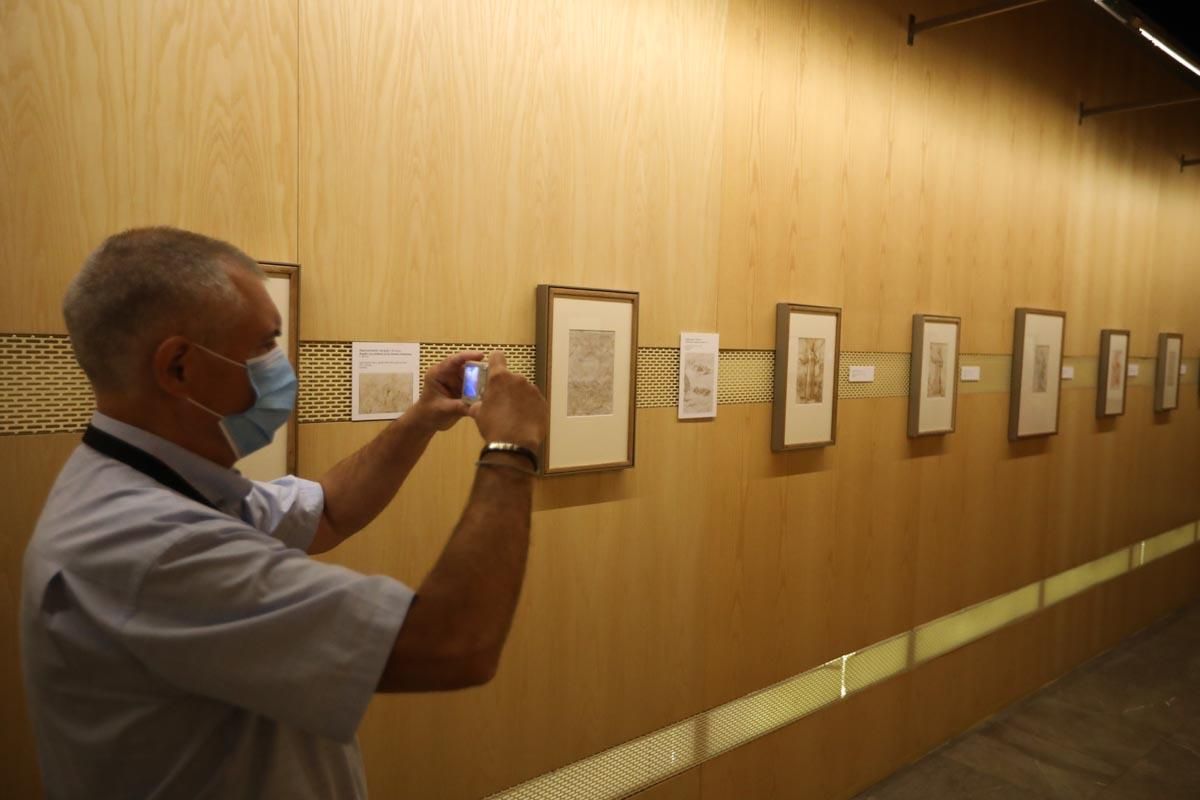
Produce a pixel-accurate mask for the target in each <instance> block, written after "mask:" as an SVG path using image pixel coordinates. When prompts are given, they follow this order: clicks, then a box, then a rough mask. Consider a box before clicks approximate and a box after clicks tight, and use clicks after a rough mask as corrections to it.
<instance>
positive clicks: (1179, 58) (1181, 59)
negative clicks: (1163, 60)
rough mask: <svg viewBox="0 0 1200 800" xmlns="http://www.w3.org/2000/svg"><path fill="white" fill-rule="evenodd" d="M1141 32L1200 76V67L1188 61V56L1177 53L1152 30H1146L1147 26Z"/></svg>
mask: <svg viewBox="0 0 1200 800" xmlns="http://www.w3.org/2000/svg"><path fill="white" fill-rule="evenodd" d="M1141 32H1142V36H1145V37H1146V38H1147V39H1149V40H1150V42H1151V43H1152V44H1153V45H1154V46H1155V47H1157V48H1158V49H1159V50H1162V51H1163V52H1164V53H1166V54H1167V55H1169V56H1170V57H1171V58H1173V59H1175V60H1176V61H1178V62H1179V63H1180V64H1182V65H1183V66H1185V67H1187V68H1188V69H1190V70H1191V71H1192V72H1193V73H1195V75H1196V77H1200V67H1197V66H1196V65H1195V64H1193V63H1192V62H1191V61H1188V60H1187V59H1186V58H1184V57H1183V56H1181V55H1179V53H1176V52H1175V51H1174V50H1172V49H1171V48H1170V47H1168V46H1167V45H1166V44H1164V43H1163V42H1162V40H1160V39H1159V38H1157V37H1156V36H1155V35H1154V34H1152V33H1151V32H1150V31H1148V30H1146V29H1145V28H1142V29H1141Z"/></svg>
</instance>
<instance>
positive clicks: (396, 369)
mask: <svg viewBox="0 0 1200 800" xmlns="http://www.w3.org/2000/svg"><path fill="white" fill-rule="evenodd" d="M420 371H421V345H419V344H416V343H412V342H354V343H353V346H352V349H351V366H350V419H352V420H354V421H359V420H371V419H395V418H396V417H399V416H400V415H401V414H403V413H404V412H405V411H408V409H409V408H410V407H411V406H412V404H413V403H414V402H416V400H417V392H418V391H419V390H420V381H419V378H418V375H419V374H420Z"/></svg>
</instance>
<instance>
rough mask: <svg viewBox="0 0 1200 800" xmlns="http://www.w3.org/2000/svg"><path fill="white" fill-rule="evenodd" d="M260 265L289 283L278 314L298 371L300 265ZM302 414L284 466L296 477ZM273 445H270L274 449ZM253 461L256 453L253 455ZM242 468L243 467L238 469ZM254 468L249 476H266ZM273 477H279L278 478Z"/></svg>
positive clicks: (290, 429)
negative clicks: (284, 300) (298, 437)
mask: <svg viewBox="0 0 1200 800" xmlns="http://www.w3.org/2000/svg"><path fill="white" fill-rule="evenodd" d="M258 263H259V266H261V267H262V271H263V272H264V273H266V274H267V276H269V277H274V278H282V279H284V280H286V281H287V282H288V300H287V307H286V308H281V309H279V314H280V316H281V317H282V318H283V322H284V327H285V328H286V330H287V341H285V342H282V343H281V344H280V347H282V348H283V349H284V352H286V353H287V357H288V361H290V362H291V363H292V367H293V369H299V367H298V366H297V365H298V364H299V363H300V362H299V359H300V265H299V264H292V263H289V262H285V261H260V262H258ZM299 416H300V415H299V412H298V411H293V412H292V415H291V416H290V417H288V421H287V441H286V443H285V447H286V448H287V451H286V456H285V463H286V464H287V472H288V474H290V475H295V474H296V470H297V466H296V461H297V455H296V454H297V445H296V439H297V430H298V428H299ZM271 446H273V445H268V447H271ZM250 457H251V458H253V454H252V455H251V456H250ZM239 469H243V471H244V465H242V466H239ZM252 473H253V468H251V470H250V473H248V477H253V478H256V479H257V478H258V477H263V478H265V477H266V476H255V475H253V474H252ZM273 477H280V476H278V475H276V476H273Z"/></svg>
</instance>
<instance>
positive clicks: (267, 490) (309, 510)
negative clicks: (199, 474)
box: [242, 475, 325, 551]
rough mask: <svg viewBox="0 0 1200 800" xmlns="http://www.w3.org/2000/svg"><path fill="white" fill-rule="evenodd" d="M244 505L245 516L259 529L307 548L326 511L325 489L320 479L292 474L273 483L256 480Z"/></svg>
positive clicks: (243, 502)
mask: <svg viewBox="0 0 1200 800" xmlns="http://www.w3.org/2000/svg"><path fill="white" fill-rule="evenodd" d="M242 504H243V514H242V518H243V519H245V520H246V521H247V522H249V523H250V524H251V525H253V526H254V527H255V528H257V529H258V530H260V531H262V532H263V533H266V534H270V535H271V536H274V537H275V538H276V539H278V540H279V541H281V542H283V543H284V544H285V545H287V546H288V547H294V548H296V549H297V550H303V551H307V550H308V546H309V545H310V544H312V540H313V537H314V536H316V534H317V525H318V524H319V523H320V522H321V513H322V512H323V511H324V510H325V491H324V490H323V489H322V488H321V484H319V483H317V482H316V481H309V480H305V479H304V478H297V477H296V476H295V475H288V476H286V477H283V478H279V479H278V480H274V481H271V482H270V483H264V482H262V481H254V484H253V487H252V488H251V489H250V494H248V495H247V496H246V498H245V499H244V500H243V501H242Z"/></svg>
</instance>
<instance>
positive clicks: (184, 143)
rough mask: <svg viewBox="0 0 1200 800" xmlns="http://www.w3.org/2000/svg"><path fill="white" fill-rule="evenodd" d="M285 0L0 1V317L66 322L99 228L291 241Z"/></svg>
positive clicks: (292, 93)
mask: <svg viewBox="0 0 1200 800" xmlns="http://www.w3.org/2000/svg"><path fill="white" fill-rule="evenodd" d="M296 24H297V20H296V2H295V0H252V2H241V1H240V0H221V1H220V2H208V0H167V2H121V3H112V2H106V1H105V0H45V1H43V0H12V2H6V3H4V4H3V5H0V32H2V33H0V86H3V90H0V185H2V186H4V194H5V198H4V202H3V203H0V268H2V269H3V270H4V273H5V291H4V292H3V294H0V329H3V330H5V331H21V332H46V333H57V332H62V331H63V330H64V328H63V323H62V318H61V315H60V313H59V303H60V301H61V299H62V294H63V291H64V290H65V288H66V285H67V283H68V281H69V280H70V279H71V277H72V276H74V274H75V273H76V272H77V271H78V269H79V266H80V264H81V263H82V261H83V258H84V257H85V256H86V255H87V254H88V253H89V252H90V251H91V250H92V249H93V248H95V247H96V246H97V245H98V244H99V243H100V242H101V241H102V240H103V238H104V237H105V236H108V235H110V234H112V233H116V232H117V231H119V230H123V229H124V228H128V227H132V226H135V225H148V224H170V225H178V226H182V227H186V228H191V229H195V230H198V231H201V232H203V233H206V234H209V235H212V236H217V237H220V238H224V239H228V240H230V241H232V242H234V243H235V244H237V245H238V246H240V247H242V248H243V249H244V250H246V251H247V252H249V253H250V254H251V255H252V256H254V257H256V258H259V259H267V260H282V261H294V260H295V256H296V153H297V143H296V101H297V85H296V74H297V64H296Z"/></svg>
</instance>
